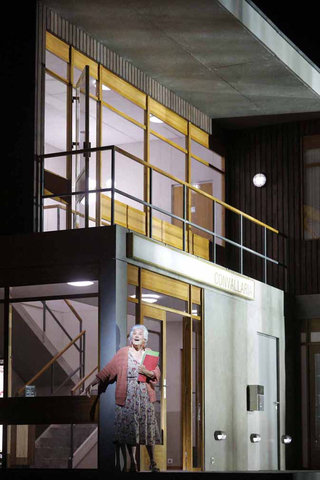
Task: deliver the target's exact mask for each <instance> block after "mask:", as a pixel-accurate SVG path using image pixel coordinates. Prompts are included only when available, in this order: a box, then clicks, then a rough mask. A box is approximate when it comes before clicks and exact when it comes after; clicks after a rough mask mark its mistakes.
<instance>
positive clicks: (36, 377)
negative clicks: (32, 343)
mask: <svg viewBox="0 0 320 480" xmlns="http://www.w3.org/2000/svg"><path fill="white" fill-rule="evenodd" d="M85 333H86V331H85V330H83V331H82V332H80V333H79V334H78V335H77V336H76V337H75V338H74V339H73V340H72V341H71V342H70V343H68V345H67V346H66V347H64V348H63V349H62V350H61V351H60V352H59V353H57V355H56V356H55V357H53V358H52V359H51V360H50V362H48V363H47V364H46V365H45V366H44V367H43V368H42V369H41V370H40V371H39V372H38V373H37V374H36V375H35V376H34V377H32V378H31V380H29V381H28V382H27V383H26V384H25V386H24V387H22V388H20V390H18V392H17V396H20V393H22V392H23V390H25V388H26V387H27V386H28V385H31V384H32V383H33V382H35V381H36V380H38V378H39V377H40V376H41V375H42V374H43V373H44V372H46V371H47V370H48V368H50V367H51V365H52V364H53V363H54V362H55V361H56V360H58V358H60V357H61V355H63V354H64V352H66V351H67V350H68V349H69V348H70V347H72V345H73V344H74V343H75V342H76V341H77V340H79V338H80V337H82V336H83V335H84V334H85Z"/></svg>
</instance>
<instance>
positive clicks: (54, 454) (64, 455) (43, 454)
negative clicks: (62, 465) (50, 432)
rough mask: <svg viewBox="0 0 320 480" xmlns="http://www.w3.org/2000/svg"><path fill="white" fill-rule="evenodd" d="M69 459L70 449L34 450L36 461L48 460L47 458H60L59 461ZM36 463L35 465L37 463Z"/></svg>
mask: <svg viewBox="0 0 320 480" xmlns="http://www.w3.org/2000/svg"><path fill="white" fill-rule="evenodd" d="M69 457H70V447H59V446H53V447H41V448H39V449H38V448H36V452H35V458H36V460H37V461H38V460H39V461H41V459H44V458H45V459H48V458H60V459H68V458H69ZM37 461H36V463H37Z"/></svg>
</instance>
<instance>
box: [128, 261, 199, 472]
mask: <svg viewBox="0 0 320 480" xmlns="http://www.w3.org/2000/svg"><path fill="white" fill-rule="evenodd" d="M128 282H129V283H128V317H127V332H128V333H129V332H130V329H131V328H132V326H133V325H135V324H140V323H141V324H143V325H145V327H146V328H147V329H148V331H149V340H148V347H149V348H151V349H152V350H155V351H157V352H159V367H160V370H161V380H160V383H159V385H157V387H156V391H157V401H156V403H155V408H156V416H157V422H158V426H159V431H160V437H161V445H156V447H155V459H156V462H157V464H158V465H159V467H160V469H161V470H162V471H164V470H188V471H192V470H201V469H202V465H203V463H202V455H203V449H202V443H203V435H202V418H203V414H202V387H203V381H202V370H203V369H202V309H201V305H202V302H201V289H200V288H197V287H194V286H191V285H188V284H187V283H184V282H181V281H178V280H174V279H172V278H169V277H165V276H163V275H159V274H157V273H154V272H151V271H148V270H145V269H138V268H137V267H133V266H132V265H128ZM148 466H149V457H148V454H147V451H146V448H145V447H141V448H140V470H148Z"/></svg>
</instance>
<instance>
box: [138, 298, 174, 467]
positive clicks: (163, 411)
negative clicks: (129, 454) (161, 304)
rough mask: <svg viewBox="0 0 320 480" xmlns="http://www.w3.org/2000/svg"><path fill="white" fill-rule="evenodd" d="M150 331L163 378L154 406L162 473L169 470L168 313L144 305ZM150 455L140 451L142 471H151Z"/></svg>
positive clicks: (144, 313) (157, 446)
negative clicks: (167, 394)
mask: <svg viewBox="0 0 320 480" xmlns="http://www.w3.org/2000/svg"><path fill="white" fill-rule="evenodd" d="M141 323H142V324H143V325H145V327H146V328H147V329H148V331H149V340H148V348H151V350H155V351H157V352H159V368H160V371H161V378H160V382H159V384H158V385H157V386H156V388H155V390H156V395H157V400H156V402H155V404H154V406H155V411H156V417H157V421H158V427H159V433H160V438H161V441H162V443H161V445H156V446H155V452H154V453H155V461H156V462H157V464H158V466H159V468H160V470H161V471H164V470H166V469H167V401H166V377H167V375H166V370H167V365H166V364H167V362H166V312H165V311H164V310H160V309H158V308H154V307H151V306H149V305H142V322H141ZM149 464H150V460H149V455H148V452H147V449H146V447H145V446H141V449H140V470H142V471H143V470H147V471H148V470H149Z"/></svg>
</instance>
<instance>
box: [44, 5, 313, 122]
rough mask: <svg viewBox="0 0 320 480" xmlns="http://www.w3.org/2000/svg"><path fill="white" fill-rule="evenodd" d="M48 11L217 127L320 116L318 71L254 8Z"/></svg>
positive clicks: (81, 7) (69, 8)
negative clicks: (243, 119) (250, 119)
mask: <svg viewBox="0 0 320 480" xmlns="http://www.w3.org/2000/svg"><path fill="white" fill-rule="evenodd" d="M43 3H45V4H46V5H47V6H48V7H50V8H51V9H52V10H54V11H56V12H57V13H59V14H60V15H61V16H62V17H64V18H65V19H67V20H68V21H70V22H71V23H73V24H75V25H77V26H79V27H81V28H82V29H83V30H85V31H87V32H88V33H90V34H91V35H93V36H94V37H96V38H97V40H99V41H100V42H101V43H103V44H104V45H106V46H107V47H108V48H109V49H110V50H113V51H114V52H116V53H118V54H119V55H121V56H122V57H123V58H125V59H126V60H128V61H130V62H131V63H132V64H133V65H135V66H136V67H138V68H140V69H141V70H143V71H144V72H146V73H147V74H148V75H150V76H151V77H153V78H154V79H156V80H157V81H158V82H160V83H161V84H163V85H164V86H165V87H167V88H169V89H170V90H172V91H173V92H175V93H176V94H177V95H179V96H181V97H182V98H184V99H185V100H187V101H188V102H190V103H191V104H192V105H194V106H195V107H197V108H199V109H200V110H201V111H203V112H204V113H206V114H207V115H209V116H210V117H212V118H213V119H221V120H222V119H228V118H229V119H230V118H233V119H234V118H239V117H253V116H257V117H264V116H270V115H292V114H300V113H311V112H318V111H320V96H319V95H320V73H319V70H318V68H317V67H315V66H314V65H313V64H312V63H311V61H309V60H308V59H306V57H304V55H303V54H301V52H299V51H298V49H296V48H295V47H294V46H293V45H292V44H291V43H290V41H288V40H287V39H286V38H285V37H284V36H283V35H282V34H281V32H279V31H277V30H276V28H275V27H274V26H273V25H272V24H271V23H270V22H269V21H268V20H267V19H266V18H265V17H264V16H263V15H262V14H261V13H260V12H259V11H257V9H255V8H253V5H252V4H251V2H249V1H248V2H247V1H245V0H197V1H196V0H162V1H161V2H155V1H150V0H90V2H89V1H88V0H77V1H75V0H43ZM226 126H227V125H226Z"/></svg>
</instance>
